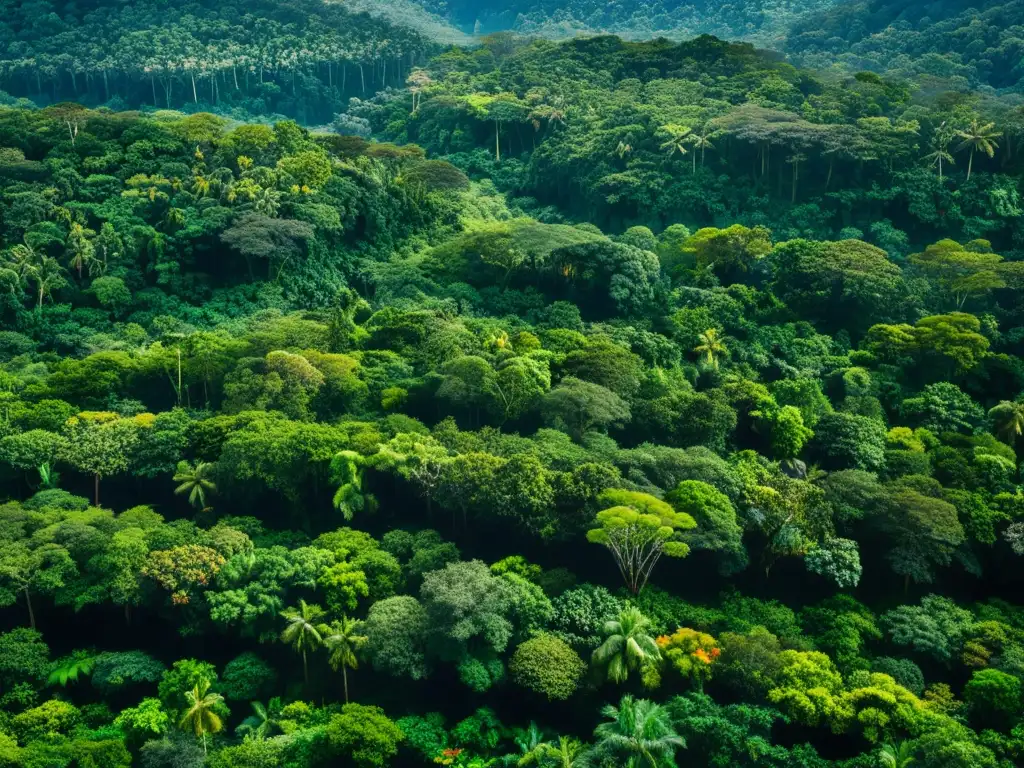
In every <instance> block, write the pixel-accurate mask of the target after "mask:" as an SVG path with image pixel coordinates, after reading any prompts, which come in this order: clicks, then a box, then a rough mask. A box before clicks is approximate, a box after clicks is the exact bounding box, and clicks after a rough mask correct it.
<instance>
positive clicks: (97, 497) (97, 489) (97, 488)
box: [92, 472, 100, 507]
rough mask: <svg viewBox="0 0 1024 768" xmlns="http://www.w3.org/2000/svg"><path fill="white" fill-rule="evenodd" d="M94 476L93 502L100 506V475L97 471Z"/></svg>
mask: <svg viewBox="0 0 1024 768" xmlns="http://www.w3.org/2000/svg"><path fill="white" fill-rule="evenodd" d="M92 477H93V499H94V501H93V503H94V504H95V505H96V506H97V507H98V506H99V505H100V475H99V473H98V472H97V473H96V474H95V475H93V476H92Z"/></svg>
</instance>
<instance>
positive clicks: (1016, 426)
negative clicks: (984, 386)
mask: <svg viewBox="0 0 1024 768" xmlns="http://www.w3.org/2000/svg"><path fill="white" fill-rule="evenodd" d="M988 416H989V418H990V419H992V424H993V426H994V427H995V432H996V434H997V435H998V436H999V437H1000V438H1002V439H1003V441H1004V442H1006V443H1007V444H1008V445H1013V444H1014V443H1016V442H1017V438H1018V437H1020V436H1021V435H1022V434H1024V403H1014V402H1010V401H1009V400H1003V402H1001V403H999V405H997V406H995V407H994V408H993V409H992V410H990V411H989V412H988Z"/></svg>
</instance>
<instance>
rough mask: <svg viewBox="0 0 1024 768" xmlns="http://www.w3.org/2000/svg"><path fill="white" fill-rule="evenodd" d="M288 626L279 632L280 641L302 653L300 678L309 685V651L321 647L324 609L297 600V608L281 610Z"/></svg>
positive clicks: (322, 642) (323, 629)
mask: <svg viewBox="0 0 1024 768" xmlns="http://www.w3.org/2000/svg"><path fill="white" fill-rule="evenodd" d="M281 615H282V616H283V617H284V618H285V619H286V620H287V622H288V626H286V627H285V628H284V631H282V632H281V642H283V643H287V644H288V645H290V646H291V647H292V649H293V650H294V651H295V652H296V653H300V654H302V678H303V680H304V681H305V683H306V685H307V686H308V685H309V659H308V656H309V653H310V652H311V651H316V650H318V649H319V648H321V647H323V644H324V631H325V627H324V625H323V623H322V621H321V620H322V619H323V618H324V609H323V608H321V607H320V606H319V605H311V604H309V603H307V602H306V601H305V600H299V605H298V607H297V608H288V609H287V610H284V611H282V612H281Z"/></svg>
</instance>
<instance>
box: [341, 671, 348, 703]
mask: <svg viewBox="0 0 1024 768" xmlns="http://www.w3.org/2000/svg"><path fill="white" fill-rule="evenodd" d="M341 679H342V680H344V681H345V703H346V704H348V667H346V666H345V665H344V664H342V665H341Z"/></svg>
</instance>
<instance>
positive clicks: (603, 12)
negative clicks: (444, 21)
mask: <svg viewBox="0 0 1024 768" xmlns="http://www.w3.org/2000/svg"><path fill="white" fill-rule="evenodd" d="M834 2H835V0H804V1H803V2H800V1H799V0H796V1H794V0H738V1H737V2H733V3H728V4H722V3H715V2H711V1H709V0H654V1H653V2H643V1H642V0H625V2H617V3H607V2H602V1H601V0H511V1H510V2H498V1H495V0H483V2H475V1H474V0H422V3H423V5H424V7H426V8H428V9H430V10H431V11H433V12H435V13H437V14H440V15H445V16H447V17H448V18H450V19H451V20H453V21H454V22H455V23H457V24H460V25H462V26H463V27H464V28H466V29H473V28H474V27H476V25H477V23H478V22H479V28H480V29H481V30H482V31H483V32H485V33H490V32H495V31H499V30H504V29H512V30H515V31H517V32H520V33H523V34H534V35H540V36H542V37H553V38H562V37H572V36H574V35H579V34H599V33H613V34H617V35H621V36H622V37H624V38H628V39H635V40H649V39H651V38H654V37H659V36H665V37H670V38H674V39H683V38H688V37H695V36H696V35H700V34H714V35H718V36H720V37H729V38H743V39H755V40H758V41H768V40H771V39H775V38H777V37H778V36H780V35H781V34H782V33H783V32H784V30H785V29H786V27H787V26H788V25H789V24H790V23H792V22H793V21H794V20H795V19H796V18H798V17H800V16H801V15H803V14H804V13H806V12H808V11H811V10H816V9H821V8H829V7H830V6H832V5H833V3H834Z"/></svg>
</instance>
